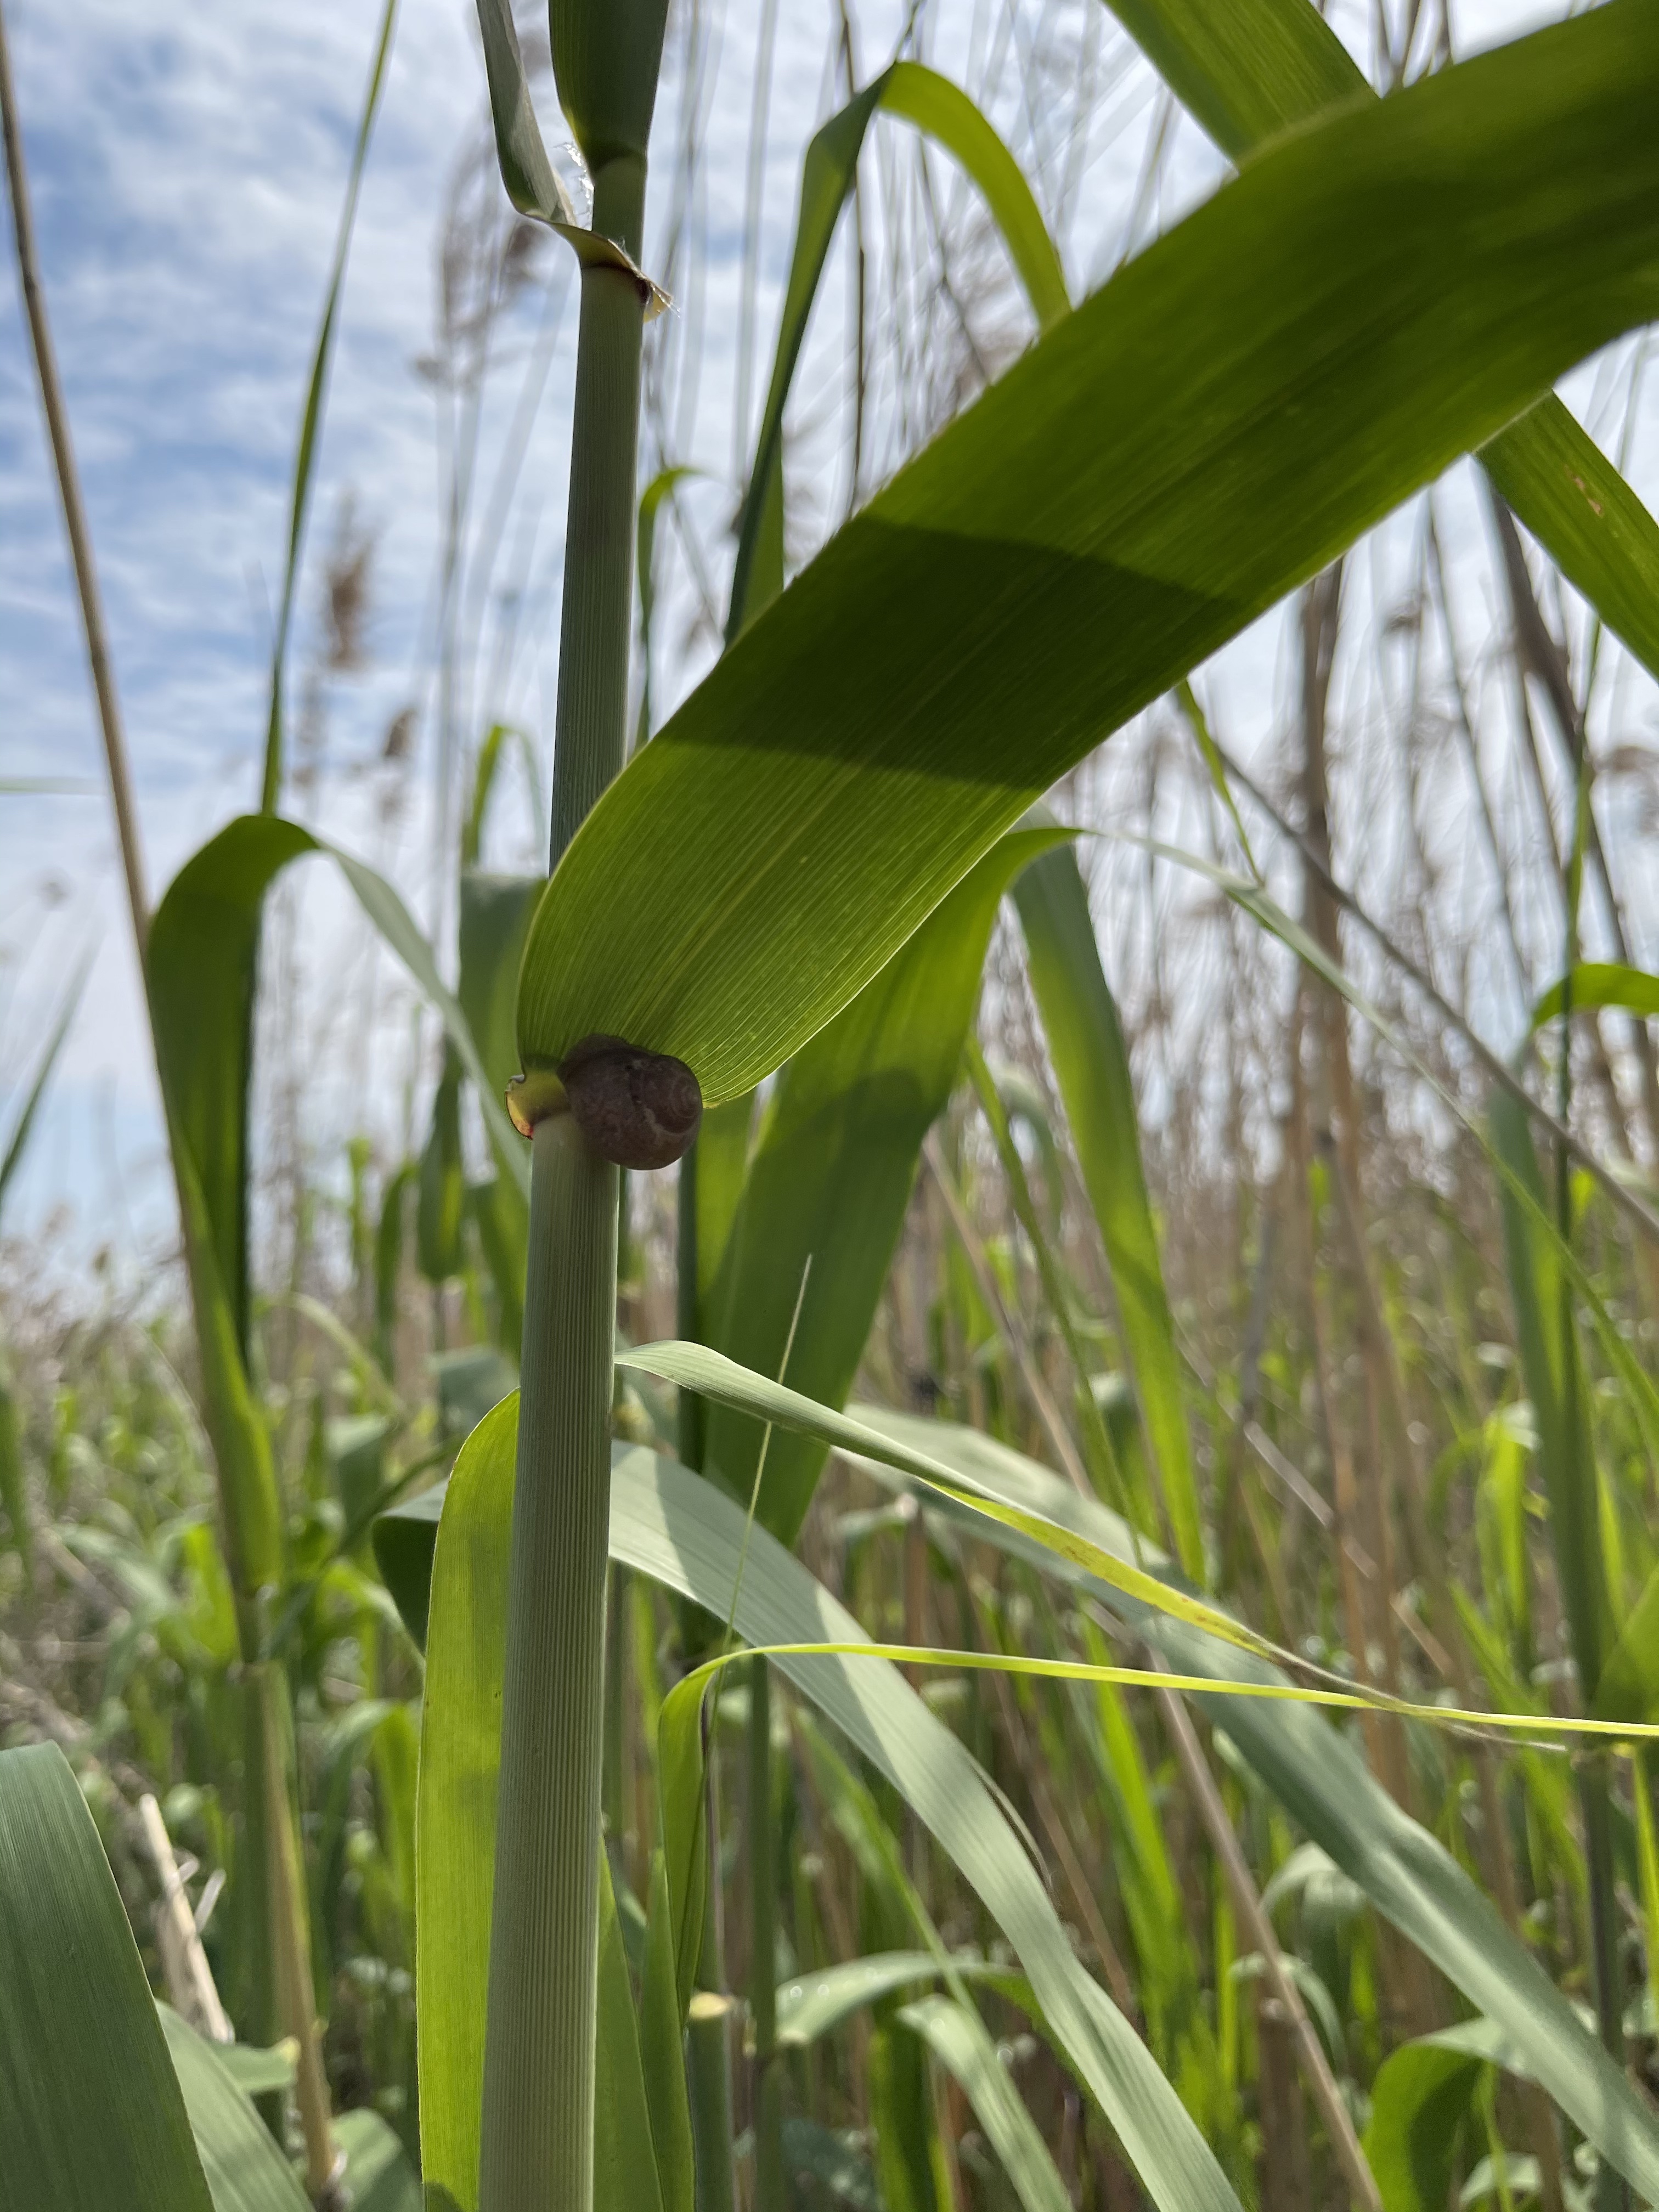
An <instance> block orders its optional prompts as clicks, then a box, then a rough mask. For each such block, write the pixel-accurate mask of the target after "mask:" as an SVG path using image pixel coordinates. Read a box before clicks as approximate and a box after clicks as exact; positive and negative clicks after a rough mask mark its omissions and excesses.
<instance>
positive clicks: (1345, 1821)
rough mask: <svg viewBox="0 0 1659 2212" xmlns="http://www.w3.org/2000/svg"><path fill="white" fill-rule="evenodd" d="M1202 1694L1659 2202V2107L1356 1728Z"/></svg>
mask: <svg viewBox="0 0 1659 2212" xmlns="http://www.w3.org/2000/svg"><path fill="white" fill-rule="evenodd" d="M856 1410H857V1412H858V1414H859V1416H860V1421H861V1422H862V1423H863V1425H866V1427H871V1428H879V1429H880V1430H881V1431H883V1432H884V1435H885V1436H886V1437H888V1439H889V1440H890V1442H893V1443H898V1444H900V1445H902V1446H905V1447H908V1448H909V1449H919V1450H921V1451H923V1452H925V1453H926V1455H927V1456H928V1457H929V1458H930V1459H934V1460H939V1461H944V1462H948V1463H949V1464H950V1465H951V1466H952V1467H954V1468H957V1471H958V1473H959V1474H961V1475H962V1476H963V1479H964V1480H971V1481H972V1482H973V1483H974V1484H975V1486H978V1487H980V1488H981V1489H985V1488H994V1489H997V1490H998V1491H1000V1493H1001V1494H1002V1495H1003V1496H1004V1497H1005V1498H1006V1499H1007V1500H1008V1502H1009V1503H1010V1504H1018V1505H1021V1506H1023V1507H1024V1508H1025V1509H1026V1510H1030V1511H1034V1512H1037V1513H1040V1514H1042V1515H1043V1516H1046V1517H1048V1518H1050V1519H1052V1520H1054V1521H1056V1522H1065V1523H1069V1525H1071V1526H1072V1527H1073V1528H1076V1529H1078V1530H1079V1532H1083V1531H1087V1532H1088V1533H1089V1534H1091V1537H1092V1539H1093V1540H1094V1541H1097V1542H1098V1543H1099V1544H1100V1545H1101V1546H1102V1547H1103V1548H1106V1549H1109V1550H1115V1552H1116V1553H1117V1554H1118V1556H1119V1557H1120V1559H1130V1558H1133V1556H1134V1551H1133V1540H1132V1538H1131V1536H1130V1533H1129V1531H1128V1529H1127V1528H1125V1526H1124V1525H1123V1523H1122V1522H1121V1521H1119V1520H1118V1519H1117V1517H1116V1516H1115V1515H1114V1514H1111V1513H1109V1512H1108V1511H1107V1510H1106V1509H1105V1507H1104V1506H1103V1505H1101V1504H1098V1503H1097V1502H1096V1501H1095V1500H1094V1499H1092V1498H1082V1497H1079V1495H1078V1493H1077V1492H1075V1491H1073V1489H1072V1487H1071V1486H1070V1485H1069V1484H1067V1483H1066V1482H1063V1481H1061V1480H1060V1478H1059V1477H1058V1476H1057V1475H1054V1474H1050V1473H1049V1471H1048V1469H1047V1468H1042V1467H1039V1466H1037V1465H1036V1462H1034V1461H1031V1460H1028V1459H1026V1458H1024V1457H1023V1456H1022V1455H1021V1454H1019V1453H1018V1452H1015V1451H1011V1450H1010V1449H1008V1448H1007V1447H1006V1445H1002V1444H999V1443H994V1442H993V1441H992V1440H991V1439H990V1438H989V1437H981V1436H979V1435H976V1434H975V1432H974V1431H972V1430H970V1429H963V1428H958V1427H957V1426H955V1425H952V1424H950V1423H946V1422H939V1421H927V1420H921V1419H916V1418H915V1417H914V1416H912V1415H909V1414H904V1413H884V1412H881V1411H878V1410H877V1409H876V1408H874V1407H868V1406H860V1407H858V1408H857V1409H856ZM980 1525H983V1524H980ZM990 1541H994V1542H996V1543H998V1544H1000V1545H1002V1546H1004V1547H1006V1548H1008V1549H1011V1550H1018V1552H1019V1553H1020V1555H1021V1556H1022V1557H1023V1558H1026V1559H1030V1560H1031V1561H1032V1562H1033V1564H1034V1565H1039V1566H1042V1567H1043V1568H1044V1569H1045V1571H1048V1572H1050V1573H1054V1574H1058V1575H1060V1576H1061V1577H1064V1578H1066V1579H1067V1580H1069V1581H1073V1582H1074V1583H1077V1584H1078V1585H1079V1587H1082V1588H1085V1589H1086V1588H1088V1587H1090V1583H1089V1578H1088V1577H1086V1576H1082V1575H1079V1574H1078V1573H1077V1571H1075V1570H1073V1569H1071V1568H1068V1567H1067V1566H1066V1565H1065V1564H1064V1563H1063V1562H1062V1561H1060V1559H1057V1558H1055V1557H1054V1556H1053V1555H1052V1554H1051V1555H1049V1557H1048V1559H1044V1558H1043V1556H1042V1553H1040V1552H1039V1551H1037V1550H1036V1548H1035V1547H1032V1546H1031V1545H1030V1542H1029V1541H1027V1540H1025V1539H1023V1538H1022V1537H1021V1536H1019V1535H1018V1534H1016V1533H1015V1532H1014V1531H1012V1530H1010V1529H1006V1528H1003V1529H997V1530H995V1531H994V1533H993V1534H992V1535H991V1538H990ZM1140 1557H1141V1559H1142V1562H1143V1564H1144V1565H1146V1566H1147V1567H1149V1568H1153V1569H1155V1570H1156V1571H1158V1573H1160V1574H1164V1575H1168V1576H1170V1578H1171V1579H1172V1580H1173V1579H1174V1577H1173V1571H1172V1570H1170V1568H1169V1567H1168V1565H1167V1564H1164V1563H1159V1562H1158V1561H1157V1560H1156V1559H1153V1558H1152V1557H1151V1556H1150V1555H1149V1554H1148V1553H1146V1549H1145V1547H1142V1549H1141V1553H1140ZM1094 1589H1095V1595H1097V1596H1098V1598H1099V1599H1100V1600H1101V1601H1102V1602H1103V1603H1104V1604H1106V1605H1108V1606H1109V1607H1110V1608H1111V1610H1112V1611H1113V1612H1114V1613H1117V1614H1118V1615H1119V1616H1120V1618H1121V1619H1122V1620H1125V1621H1127V1623H1128V1624H1129V1625H1130V1626H1133V1628H1135V1629H1136V1630H1137V1631H1139V1632H1140V1633H1141V1634H1142V1635H1145V1636H1146V1637H1147V1638H1148V1639H1149V1640H1151V1641H1152V1642H1154V1643H1155V1644H1156V1645H1157V1647H1158V1650H1159V1652H1160V1653H1161V1654H1162V1655H1163V1656H1164V1660H1165V1661H1166V1662H1167V1663H1168V1664H1169V1665H1170V1667H1171V1668H1174V1669H1175V1670H1176V1671H1177V1672H1179V1673H1182V1674H1193V1675H1202V1676H1207V1677H1208V1678H1209V1679H1210V1680H1235V1681H1238V1680H1243V1681H1262V1682H1272V1681H1275V1680H1283V1679H1284V1678H1283V1677H1282V1676H1281V1675H1279V1674H1278V1673H1277V1670H1276V1669H1274V1668H1271V1667H1269V1666H1268V1665H1267V1664H1266V1663H1265V1662H1263V1661H1261V1660H1260V1659H1257V1658H1253V1657H1250V1656H1247V1655H1245V1654H1242V1653H1239V1652H1237V1651H1236V1650H1233V1649H1232V1648H1231V1646H1229V1645H1227V1644H1221V1643H1218V1642H1217V1641H1216V1640H1215V1639H1214V1638H1212V1637H1208V1636H1206V1635H1205V1634H1203V1633H1202V1632H1201V1631H1200V1630H1198V1629H1195V1628H1193V1627H1191V1626H1188V1624H1187V1623H1186V1622H1184V1621H1182V1620H1177V1619H1175V1618H1172V1617H1170V1616H1169V1615H1165V1614H1163V1613H1158V1612H1156V1611H1154V1610H1152V1608H1150V1607H1145V1606H1144V1605H1142V1604H1140V1603H1139V1602H1138V1601H1135V1600H1134V1599H1133V1598H1130V1597H1128V1596H1126V1595H1123V1594H1122V1592H1121V1590H1119V1591H1118V1592H1117V1594H1115V1595H1114V1593H1113V1589H1112V1588H1111V1586H1110V1585H1109V1584H1107V1583H1098V1584H1096V1585H1095V1586H1094ZM779 1663H781V1662H779ZM1198 1702H1199V1703H1200V1705H1202V1706H1203V1707H1204V1708H1205V1711H1206V1714H1207V1717H1208V1718H1209V1719H1210V1721H1211V1723H1212V1725H1213V1726H1214V1727H1216V1728H1218V1729H1221V1730H1222V1731H1224V1732H1225V1735H1227V1736H1228V1737H1230V1738H1231V1741H1232V1742H1233V1743H1234V1744H1235V1745H1236V1746H1237V1748H1238V1751H1239V1752H1240V1753H1241V1755H1242V1756H1243V1759H1245V1760H1246V1762H1247V1763H1248V1764H1249V1766H1250V1767H1251V1768H1252V1769H1253V1770H1254V1771H1255V1773H1256V1774H1257V1775H1258V1776H1260V1778H1261V1780H1262V1781H1263V1782H1264V1783H1265V1784H1267V1788H1268V1789H1269V1790H1272V1791H1273V1795H1274V1796H1276V1797H1277V1798H1278V1800H1279V1803H1280V1804H1281V1805H1282V1806H1283V1807H1284V1808H1285V1811H1286V1812H1287V1813H1288V1814H1290V1816H1291V1819H1292V1820H1294V1821H1296V1823H1297V1826H1299V1827H1300V1828H1301V1829H1302V1830H1303V1832H1304V1833H1305V1834H1306V1835H1308V1836H1310V1838H1312V1839H1313V1841H1314V1842H1316V1844H1320V1845H1321V1846H1322V1848H1323V1850H1325V1851H1326V1852H1327V1853H1328V1855H1329V1857H1331V1859H1332V1860H1333V1861H1334V1863H1335V1864H1336V1865H1337V1866H1338V1867H1340V1869H1341V1870H1342V1872H1343V1873H1344V1874H1346V1875H1348V1876H1349V1878H1350V1879H1351V1880H1352V1881H1354V1882H1356V1883H1358V1886H1359V1887H1360V1888H1361V1889H1363V1890H1364V1893H1365V1894H1366V1896H1367V1897H1369V1898H1370V1901H1371V1903H1372V1904H1373V1905H1375V1906H1376V1909H1377V1911H1380V1912H1381V1913H1383V1916H1384V1917H1386V1918H1387V1919H1389V1920H1390V1921H1392V1922H1393V1923H1394V1925H1395V1927H1396V1928H1398V1929H1400V1931H1401V1934H1402V1935H1404V1936H1407V1938H1408V1939H1409V1940H1410V1941H1411V1942H1413V1943H1415V1944H1416V1945H1417V1946H1418V1948H1419V1950H1421V1951H1422V1952H1423V1953H1424V1954H1425V1956H1426V1957H1428V1958H1430V1959H1432V1960H1433V1961H1434V1963H1435V1965H1436V1966H1437V1967H1438V1968H1439V1970H1440V1971H1441V1972H1442V1973H1443V1974H1444V1975H1445V1976H1446V1977H1447V1978H1448V1980H1449V1981H1450V1982H1452V1983H1453V1984H1455V1986H1456V1987H1457V1988H1459V1989H1461V1990H1462V1991H1463V1993H1464V1995H1465V1996H1467V1997H1468V1999H1469V2001H1470V2002H1471V2003H1472V2004H1474V2006H1475V2007H1476V2008H1478V2009H1479V2010H1480V2012H1481V2013H1482V2014H1483V2015H1486V2021H1487V2022H1488V2023H1489V2024H1490V2026H1489V2028H1488V2030H1487V2032H1488V2033H1501V2035H1502V2036H1503V2037H1504V2039H1505V2043H1506V2046H1507V2056H1506V2057H1505V2058H1504V2061H1503V2062H1502V2063H1505V2064H1510V2065H1513V2066H1518V2067H1520V2068H1522V2069H1525V2070H1526V2071H1527V2072H1528V2073H1529V2074H1530V2075H1532V2077H1533V2078H1534V2080H1535V2081H1538V2082H1540V2083H1541V2085H1542V2086H1543V2087H1544V2088H1545V2089H1547V2091H1548V2092H1549V2093H1550V2095H1551V2096H1552V2097H1553V2098H1554V2099H1555V2100H1556V2102H1557V2103H1558V2104H1559V2106H1560V2107H1561V2109H1562V2111H1563V2112H1565V2113H1566V2114H1567V2116H1568V2117H1569V2118H1571V2120H1572V2122H1573V2123H1574V2124H1575V2125H1576V2126H1577V2127H1578V2128H1579V2129H1580V2130H1582V2131H1583V2134H1585V2135H1586V2136H1588V2137H1589V2140H1590V2141H1591V2142H1593V2143H1595V2146H1596V2148H1598V2149H1599V2150H1600V2151H1601V2154H1602V2155H1603V2156H1604V2157H1605V2158H1606V2159H1607V2160H1608V2162H1609V2163H1610V2164H1612V2165H1613V2166H1617V2168H1618V2169H1619V2171H1620V2172H1621V2173H1622V2174H1624V2175H1625V2176H1626V2179H1629V2180H1630V2181H1631V2182H1632V2183H1633V2184H1634V2185H1635V2187H1636V2188H1637V2189H1638V2191H1640V2192H1641V2193H1642V2194H1643V2195H1644V2196H1646V2197H1649V2198H1650V2199H1656V2200H1659V2120H1656V2118H1655V2116H1654V2114H1653V2112H1652V2110H1651V2108H1650V2106H1648V2105H1647V2103H1646V2102H1645V2100H1644V2099H1643V2098H1642V2097H1641V2096H1640V2095H1639V2094H1638V2092H1637V2091H1636V2090H1635V2089H1634V2088H1633V2087H1632V2085H1631V2083H1630V2082H1629V2081H1627V2080H1626V2076H1625V2074H1624V2072H1623V2069H1621V2068H1620V2067H1618V2066H1617V2065H1615V2064H1614V2063H1613V2062H1612V2061H1611V2060H1610V2059H1609V2058H1608V2057H1607V2053H1606V2052H1605V2051H1603V2050H1602V2049H1601V2045H1599V2044H1598V2043H1597V2042H1596V2040H1595V2035H1594V2033H1592V2032H1591V2031H1590V2030H1589V2029H1588V2028H1587V2027H1585V2024H1584V2022H1583V2020H1582V2019H1581V2018H1580V2016H1579V2015H1578V2014H1577V2012H1576V2011H1575V2009H1574V2008H1573V2007H1572V2005H1571V2004H1570V2003H1569V2002H1568V2001H1567V1999H1566V1998H1565V1996H1562V1994H1561V1992H1560V1991H1559V1990H1558V1989H1556V1987H1555V1986H1554V1984H1553V1983H1552V1982H1551V1980H1550V1979H1549V1977H1548V1976H1547V1974H1546V1973H1545V1972H1544V1970H1543V1968H1542V1967H1541V1966H1540V1965H1539V1963H1538V1961H1537V1960H1535V1959H1534V1957H1533V1955H1532V1954H1531V1953H1530V1952H1528V1950H1527V1949H1526V1948H1525V1946H1524V1945H1523V1944H1522V1943H1521V1942H1519V1941H1518V1939H1517V1938H1516V1936H1513V1935H1511V1933H1510V1930H1509V1929H1507V1928H1506V1927H1505V1926H1504V1923H1503V1922H1502V1920H1500V1919H1499V1917H1498V1914H1497V1912H1496V1911H1494V1910H1493V1908H1492V1905H1490V1904H1489V1902H1488V1901H1487V1899H1486V1897H1485V1896H1484V1895H1483V1894H1482V1893H1481V1892H1480V1890H1479V1889H1478V1888H1477V1887H1475V1885H1474V1882H1473V1881H1471V1880H1470V1878H1469V1876H1468V1875H1467V1874H1465V1873H1464V1871H1463V1869H1462V1867H1460V1866H1459V1865H1458V1864H1457V1863H1456V1861H1455V1859H1454V1858H1453V1857H1451V1855H1450V1853H1449V1851H1447V1850H1445V1848H1444V1846H1443V1844H1440V1842H1439V1841H1438V1840H1437V1838H1435V1837H1434V1836H1432V1835H1431V1834H1430V1833H1429V1832H1428V1831H1427V1830H1426V1829H1425V1828H1421V1827H1419V1826H1418V1824H1417V1823H1416V1822H1415V1821H1414V1820H1411V1819H1410V1818H1409V1817H1408V1816H1407V1814H1405V1813H1403V1812H1401V1809H1400V1808H1399V1807H1398V1806H1397V1805H1396V1804H1395V1802H1394V1800H1393V1798H1391V1797H1390V1796H1389V1794H1388V1792H1387V1791H1386V1790H1384V1789H1383V1787H1382V1785H1381V1784H1379V1783H1378V1782H1377V1781H1376V1778H1374V1777H1373V1776H1372V1775H1371V1773H1370V1771H1369V1770H1368V1769H1367V1767H1366V1765H1365V1763H1364V1759H1362V1758H1361V1757H1360V1755H1359V1753H1358V1752H1357V1751H1356V1750H1355V1749H1354V1747H1352V1744H1351V1743H1350V1742H1349V1741H1347V1739H1346V1736H1345V1735H1342V1734H1341V1733H1340V1731H1339V1730H1337V1729H1334V1728H1332V1727H1330V1726H1328V1724H1327V1723H1325V1722H1324V1721H1323V1720H1322V1718H1321V1717H1319V1716H1318V1715H1317V1714H1316V1712H1315V1711H1313V1710H1312V1709H1311V1707H1310V1706H1307V1705H1296V1704H1280V1703H1273V1704H1272V1705H1269V1704H1267V1703H1266V1702H1264V1701H1262V1700H1260V1699H1254V1698H1227V1697H1225V1696H1217V1697H1213V1698H1206V1697H1203V1696H1200V1698H1199V1700H1198Z"/></svg>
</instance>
